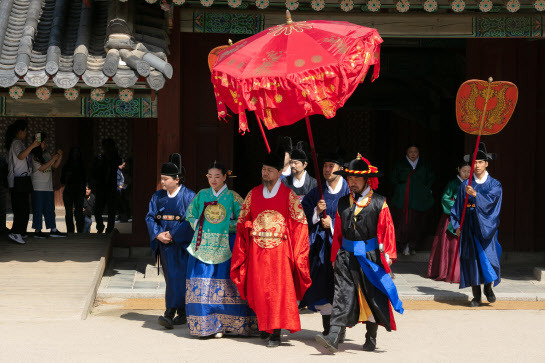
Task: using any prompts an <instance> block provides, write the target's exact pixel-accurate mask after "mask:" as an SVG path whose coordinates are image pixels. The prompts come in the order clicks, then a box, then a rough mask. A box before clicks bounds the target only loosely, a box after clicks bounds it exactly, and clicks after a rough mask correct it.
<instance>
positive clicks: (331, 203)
mask: <svg viewBox="0 0 545 363" xmlns="http://www.w3.org/2000/svg"><path fill="white" fill-rule="evenodd" d="M342 163H343V162H342V159H341V157H340V156H339V154H337V153H331V154H329V155H326V157H325V158H324V166H323V175H324V183H323V184H322V190H323V199H322V198H320V193H319V191H318V187H316V188H314V189H312V190H311V191H310V192H309V193H308V194H307V195H306V196H305V197H304V198H303V202H302V204H303V209H304V210H305V214H306V216H307V222H308V228H309V241H310V252H309V262H310V277H311V279H312V285H311V286H310V288H309V289H308V290H307V292H306V293H305V297H304V298H303V300H302V302H301V306H307V307H308V308H309V309H310V310H313V311H319V312H320V314H321V315H322V323H323V326H324V332H323V333H322V334H323V335H327V334H329V328H330V318H331V308H332V305H331V304H332V303H333V291H334V288H335V286H334V285H335V284H334V279H333V267H332V265H331V263H330V262H329V259H330V256H331V243H332V239H333V228H334V226H335V215H336V214H337V204H338V202H339V199H340V198H341V197H343V196H345V195H347V194H349V193H350V188H349V187H348V183H347V182H346V180H344V178H343V177H342V176H340V175H336V174H334V172H336V171H339V170H340V169H341V167H342ZM324 211H325V212H326V216H325V217H324V215H323V212H324Z"/></svg>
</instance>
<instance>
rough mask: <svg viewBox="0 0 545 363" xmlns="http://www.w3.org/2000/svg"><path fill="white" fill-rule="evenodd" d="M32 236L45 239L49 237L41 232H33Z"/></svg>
mask: <svg viewBox="0 0 545 363" xmlns="http://www.w3.org/2000/svg"><path fill="white" fill-rule="evenodd" d="M34 238H39V239H46V238H49V235H48V234H47V233H43V232H34Z"/></svg>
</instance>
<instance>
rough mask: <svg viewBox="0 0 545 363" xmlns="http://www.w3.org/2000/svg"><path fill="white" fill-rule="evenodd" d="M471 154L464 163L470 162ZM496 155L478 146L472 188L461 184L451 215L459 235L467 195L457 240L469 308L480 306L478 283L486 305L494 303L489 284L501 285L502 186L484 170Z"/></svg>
mask: <svg viewBox="0 0 545 363" xmlns="http://www.w3.org/2000/svg"><path fill="white" fill-rule="evenodd" d="M470 158H471V155H466V156H465V160H467V161H470V160H471V159H470ZM494 158H495V154H489V153H487V152H486V147H485V144H484V143H482V142H481V143H480V144H479V151H478V152H477V159H476V161H475V169H474V174H473V177H472V178H473V179H472V182H471V186H468V180H466V181H464V182H463V183H462V184H461V185H460V190H459V191H458V197H457V198H456V202H455V203H454V206H453V207H452V210H451V212H450V218H451V221H452V227H453V228H454V229H455V230H456V234H457V235H458V236H460V220H461V218H462V212H463V210H464V201H465V197H466V193H467V194H468V195H469V199H468V202H467V210H466V215H465V219H464V225H463V230H462V231H461V238H460V288H465V287H469V286H471V289H472V292H473V299H472V300H471V303H470V306H472V307H476V306H479V305H481V284H484V294H485V296H486V299H487V300H488V302H491V303H493V302H494V301H496V296H495V295H494V292H493V291H492V284H494V286H496V285H497V284H499V283H500V280H501V276H500V256H501V246H500V244H499V243H498V228H499V224H500V218H499V215H500V209H501V199H502V187H501V184H500V182H499V181H498V180H496V179H494V178H492V177H491V176H490V175H489V174H488V172H487V171H486V168H487V167H488V161H489V160H494Z"/></svg>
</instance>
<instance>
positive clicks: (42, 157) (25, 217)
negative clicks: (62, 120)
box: [0, 120, 130, 244]
mask: <svg viewBox="0 0 545 363" xmlns="http://www.w3.org/2000/svg"><path fill="white" fill-rule="evenodd" d="M27 133H28V126H27V123H26V122H25V121H24V120H17V121H15V122H14V123H12V124H11V125H9V127H8V129H7V131H6V139H5V142H6V150H7V155H6V157H5V159H3V160H1V159H0V230H1V229H4V230H5V231H7V228H6V209H7V205H6V204H7V192H8V190H9V194H10V197H11V207H12V212H13V226H12V228H11V231H9V235H8V236H9V238H10V239H11V240H12V241H14V242H17V243H20V244H24V243H25V240H24V239H25V238H26V237H27V227H28V222H29V215H30V213H31V209H30V208H31V206H32V229H33V230H34V237H35V238H48V237H66V235H67V233H74V232H76V231H77V232H78V233H90V232H91V225H92V223H93V221H92V218H93V216H94V217H95V222H96V230H97V232H98V233H103V232H104V231H105V232H106V233H109V232H111V231H112V230H113V228H114V223H115V222H116V213H119V218H120V220H121V221H124V222H126V221H129V218H130V208H129V201H128V198H127V183H126V180H125V175H124V174H123V170H124V169H125V168H126V161H124V160H122V159H121V158H120V156H119V153H118V151H117V148H116V144H115V142H114V140H112V139H104V140H102V151H103V152H102V153H101V154H99V155H98V156H97V157H95V159H94V162H93V165H92V170H91V173H89V174H88V172H87V167H86V162H85V159H84V156H83V154H82V151H81V149H80V148H79V147H77V146H74V147H72V148H71V149H70V152H69V154H68V158H65V156H64V155H63V152H62V150H60V149H59V150H57V152H56V153H55V154H53V155H52V154H51V153H49V152H48V151H47V150H48V148H47V145H48V135H47V134H46V133H45V132H37V133H36V134H34V135H32V138H31V139H32V140H33V142H32V143H31V144H30V145H25V141H26V140H27ZM65 159H66V160H65ZM59 169H60V172H61V177H60V181H61V184H62V185H63V186H64V190H63V194H62V199H63V203H64V208H65V211H66V214H65V220H66V232H61V231H59V230H58V229H57V225H56V220H55V196H54V189H53V173H54V172H56V171H57V170H59ZM105 211H107V215H108V222H107V226H105V225H104V221H103V213H104V212H105ZM44 222H45V229H46V230H49V232H48V233H46V232H45V231H44V230H43V224H44ZM74 222H75V223H74Z"/></svg>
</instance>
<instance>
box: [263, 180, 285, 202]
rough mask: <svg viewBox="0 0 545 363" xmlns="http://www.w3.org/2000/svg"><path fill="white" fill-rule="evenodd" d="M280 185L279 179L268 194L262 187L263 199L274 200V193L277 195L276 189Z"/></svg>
mask: <svg viewBox="0 0 545 363" xmlns="http://www.w3.org/2000/svg"><path fill="white" fill-rule="evenodd" d="M280 183H281V181H280V178H279V179H278V180H277V181H276V184H275V185H274V187H273V188H272V190H271V191H270V192H269V189H268V188H267V187H266V186H264V185H263V198H265V199H271V198H274V197H275V196H276V193H278V189H280Z"/></svg>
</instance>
